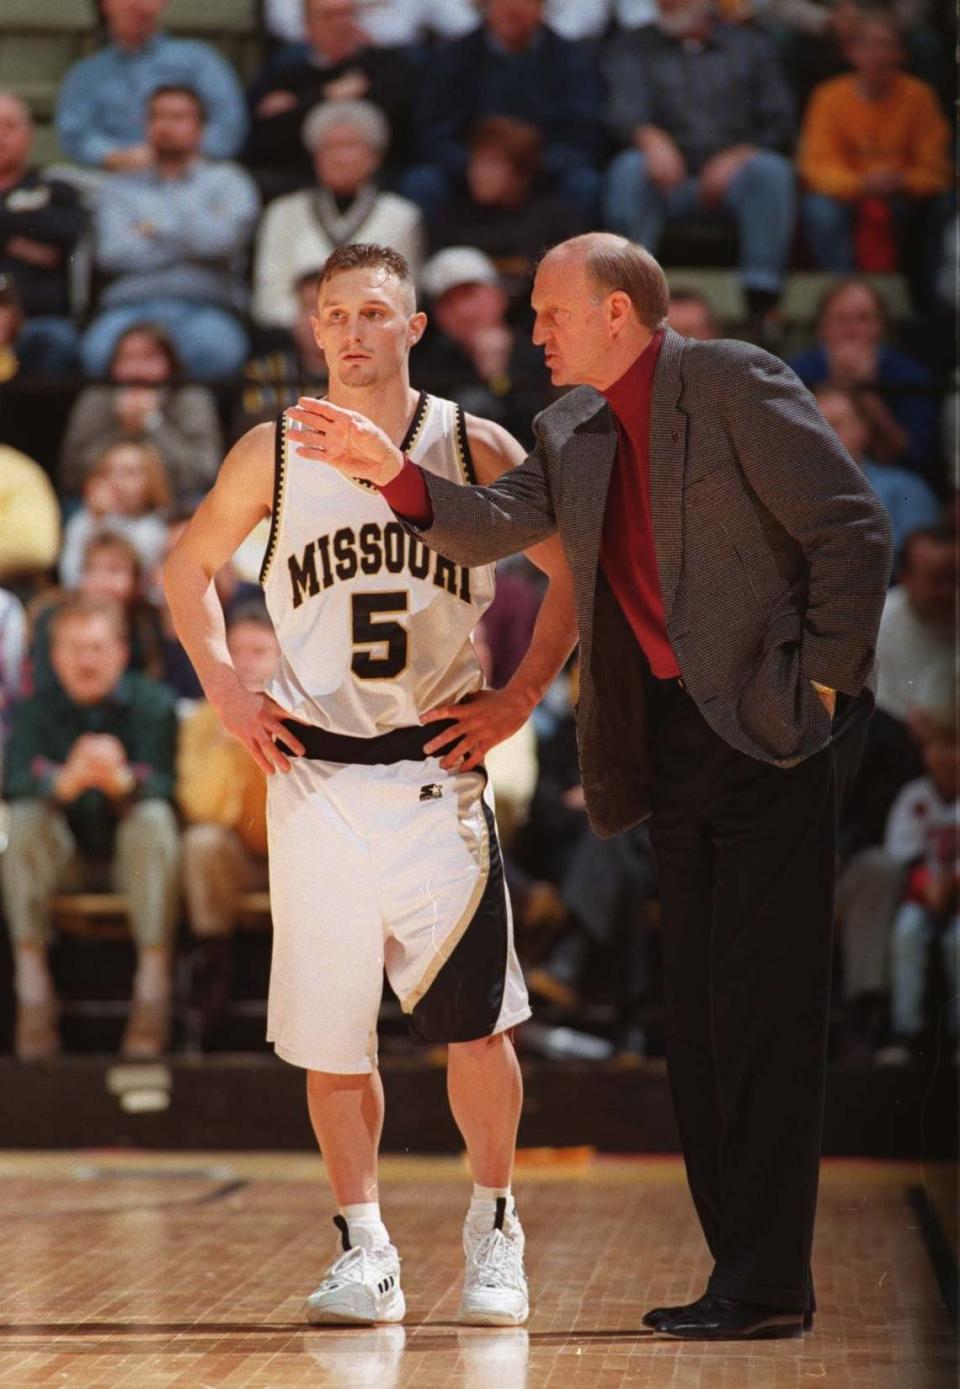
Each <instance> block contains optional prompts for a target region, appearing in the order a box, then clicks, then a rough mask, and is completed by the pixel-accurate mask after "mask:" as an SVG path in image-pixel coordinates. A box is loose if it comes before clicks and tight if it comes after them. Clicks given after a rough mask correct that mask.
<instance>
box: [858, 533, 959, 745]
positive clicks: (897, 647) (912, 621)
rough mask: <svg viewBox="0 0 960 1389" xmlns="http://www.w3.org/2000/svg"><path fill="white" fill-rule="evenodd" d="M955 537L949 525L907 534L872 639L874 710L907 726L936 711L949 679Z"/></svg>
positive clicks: (954, 600) (951, 671)
mask: <svg viewBox="0 0 960 1389" xmlns="http://www.w3.org/2000/svg"><path fill="white" fill-rule="evenodd" d="M956 545H957V535H956V529H955V527H954V526H953V525H952V523H950V522H942V523H940V524H939V525H936V526H927V527H925V528H924V529H923V530H918V531H914V532H913V534H912V535H908V536H907V538H906V540H905V542H904V545H903V549H902V551H901V556H900V582H899V584H897V585H896V586H895V587H894V588H892V589H891V590H890V592H889V593H888V594H887V600H886V603H885V604H884V608H883V616H882V618H881V619H880V631H879V634H878V636H877V661H878V664H879V668H880V678H879V683H878V686H877V707H878V708H879V709H881V710H883V711H884V712H886V713H887V714H889V715H890V716H891V717H892V718H894V719H897V720H899V721H901V722H903V723H906V722H907V721H908V720H909V719H910V718H911V716H912V715H913V713H914V711H915V710H917V709H923V708H926V707H934V708H935V707H938V706H939V705H941V704H942V703H943V699H942V691H943V690H944V689H945V688H947V689H949V688H950V687H951V681H952V680H953V678H954V668H955V664H954V663H955V655H954V634H955V622H956V613H957V549H956Z"/></svg>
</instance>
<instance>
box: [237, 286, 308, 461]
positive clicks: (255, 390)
mask: <svg viewBox="0 0 960 1389" xmlns="http://www.w3.org/2000/svg"><path fill="white" fill-rule="evenodd" d="M318 279H319V271H318V270H308V271H306V272H305V273H304V274H303V275H301V276H300V278H299V279H298V280H297V283H296V287H295V294H296V302H297V316H296V318H295V319H294V320H293V327H292V328H291V330H290V333H289V335H288V336H287V341H286V343H285V344H278V345H277V346H276V347H274V348H273V349H272V350H271V351H267V352H262V353H260V354H259V356H256V357H254V358H252V359H251V361H249V362H248V363H247V365H246V366H245V367H244V369H243V376H244V382H243V393H242V396H241V401H240V406H239V408H238V410H237V413H236V417H235V420H234V428H233V435H234V438H239V437H240V435H241V434H244V433H245V432H246V431H247V430H248V429H250V428H251V427H252V426H253V425H255V424H259V423H260V422H261V421H263V420H268V419H275V418H276V416H277V415H278V414H279V413H280V411H281V410H286V409H287V407H288V406H290V405H295V404H296V402H297V401H298V400H299V398H300V396H302V395H322V394H323V392H324V391H325V389H326V385H327V376H328V373H327V361H326V358H325V357H324V355H323V350H322V348H320V347H318V346H317V339H316V336H315V334H314V331H313V319H314V315H315V314H316V312H317V281H318Z"/></svg>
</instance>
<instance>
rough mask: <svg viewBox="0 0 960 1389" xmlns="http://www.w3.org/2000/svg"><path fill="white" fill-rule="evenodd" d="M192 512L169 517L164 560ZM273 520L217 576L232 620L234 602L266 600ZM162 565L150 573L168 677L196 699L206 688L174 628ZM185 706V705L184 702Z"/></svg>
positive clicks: (186, 697) (182, 694)
mask: <svg viewBox="0 0 960 1389" xmlns="http://www.w3.org/2000/svg"><path fill="white" fill-rule="evenodd" d="M190 515H191V513H189V512H184V511H181V512H179V513H175V514H174V515H172V516H170V517H169V518H168V520H167V541H166V550H165V553H164V560H166V559H167V558H169V556H170V553H171V551H172V550H173V547H174V546H175V545H176V543H177V541H178V540H179V539H180V536H181V535H182V534H183V531H184V529H185V527H186V525H187V522H188V521H189V520H190ZM269 532H270V522H269V518H267V519H266V520H265V521H264V523H263V525H262V526H260V527H257V528H255V529H254V530H253V531H251V533H250V535H249V536H248V537H247V539H246V541H244V543H243V545H241V547H240V549H239V550H238V551H237V553H236V554H235V555H234V557H233V558H232V559H231V561H230V563H229V564H225V565H224V566H223V568H222V569H220V570H218V572H217V573H216V574H215V575H214V576H213V582H214V587H215V588H216V591H217V597H218V598H219V600H220V606H221V607H222V608H223V610H224V612H225V613H226V615H227V619H228V620H229V618H230V616H231V614H232V612H233V608H234V606H235V605H236V606H240V605H241V604H243V603H249V602H252V601H254V600H256V601H258V602H261V601H262V596H263V595H262V590H261V588H260V585H259V583H258V582H257V578H258V576H259V573H260V566H261V564H262V563H263V556H264V554H265V552H266V548H267V541H268V539H269ZM250 551H253V552H255V559H254V561H253V563H252V564H251V566H250V569H249V570H248V571H247V572H246V573H243V574H241V572H240V569H239V564H240V562H241V561H242V560H244V559H245V558H246V554H247V553H248V552H250ZM161 569H162V565H158V566H157V568H156V570H155V572H154V573H153V574H152V575H150V576H149V593H150V597H151V600H152V602H153V603H154V604H155V606H156V610H158V611H159V614H160V631H161V643H160V644H161V653H162V659H163V670H164V676H163V678H164V680H165V682H166V683H167V684H168V685H169V686H170V688H171V689H172V690H173V691H174V692H175V694H176V695H177V697H178V699H179V700H180V701H182V702H188V703H195V702H197V701H199V700H201V699H202V698H203V690H202V688H201V686H200V681H199V680H198V679H197V672H196V671H195V670H194V668H193V664H192V662H191V660H190V658H189V656H188V655H187V653H186V652H185V651H184V649H183V646H182V645H181V643H180V640H179V638H178V637H177V634H176V632H175V630H174V626H173V618H172V617H171V615H170V607H169V604H168V603H167V599H166V594H165V593H164V591H163V584H162V582H161ZM181 708H182V705H181Z"/></svg>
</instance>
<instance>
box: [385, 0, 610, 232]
mask: <svg viewBox="0 0 960 1389" xmlns="http://www.w3.org/2000/svg"><path fill="white" fill-rule="evenodd" d="M481 9H482V14H483V24H482V26H481V27H480V28H479V29H477V30H476V31H475V32H474V33H472V34H468V35H467V36H466V37H465V38H462V39H457V40H454V41H452V42H449V43H443V44H438V45H437V47H436V48H434V49H433V50H431V52H430V54H429V57H428V59H427V61H426V64H425V66H424V68H423V71H422V76H421V80H422V83H423V86H422V92H421V101H420V106H419V111H418V114H417V125H418V133H419V150H420V155H419V157H420V158H421V160H423V163H422V164H421V165H420V166H418V167H417V168H415V169H412V170H411V171H410V172H409V173H408V174H407V175H406V177H405V178H404V180H403V183H402V184H401V187H402V188H403V191H404V192H406V193H407V194H408V195H409V196H410V197H412V198H414V199H415V201H416V202H418V203H419V204H420V206H421V207H423V208H424V209H425V210H426V211H429V212H433V211H435V210H436V209H437V208H438V207H439V206H440V205H441V204H442V203H444V202H445V201H447V199H449V198H450V197H451V196H452V195H453V194H454V193H456V192H458V191H459V190H460V189H461V187H462V184H463V179H464V176H465V173H466V168H467V158H468V156H467V148H466V142H467V139H468V137H469V134H470V131H471V130H472V129H473V128H474V127H475V126H476V125H477V124H478V122H480V121H481V120H483V119H484V118H485V117H487V116H512V117H513V118H514V120H519V121H525V122H526V123H527V124H529V125H532V126H534V127H536V129H538V130H539V131H540V133H541V135H542V136H543V181H544V185H545V186H547V187H549V188H551V189H553V190H554V191H556V192H559V193H562V194H563V195H564V196H565V197H566V198H567V199H568V200H569V201H570V202H572V203H573V204H574V206H576V207H578V208H579V209H580V211H581V214H582V215H583V217H584V218H586V220H587V221H588V222H592V221H594V219H595V217H596V209H597V207H598V205H599V194H600V178H599V174H598V172H597V167H596V165H597V159H598V157H599V138H600V106H601V89H600V79H599V73H598V72H597V70H596V65H595V64H594V63H593V62H592V61H591V57H590V54H589V53H588V52H587V51H586V50H585V49H584V48H583V47H582V46H581V45H579V44H576V43H571V42H569V41H568V40H567V39H562V38H560V37H559V36H558V35H557V34H555V33H553V31H552V30H551V29H549V28H548V27H547V25H545V24H544V23H543V0H484V2H483V4H482V6H481Z"/></svg>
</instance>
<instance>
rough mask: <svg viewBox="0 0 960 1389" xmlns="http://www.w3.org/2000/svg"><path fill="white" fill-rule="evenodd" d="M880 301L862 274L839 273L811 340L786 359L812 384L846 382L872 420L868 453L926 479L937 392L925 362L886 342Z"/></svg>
mask: <svg viewBox="0 0 960 1389" xmlns="http://www.w3.org/2000/svg"><path fill="white" fill-rule="evenodd" d="M887 336H888V325H887V311H886V306H885V304H884V302H883V299H882V298H881V296H880V294H879V293H878V292H877V290H876V289H875V288H874V287H873V285H871V284H870V283H869V281H867V280H862V279H859V278H856V277H851V278H849V279H845V280H840V281H838V283H836V284H834V285H832V286H831V287H830V289H828V290H827V292H826V294H825V295H824V296H823V298H822V299H821V301H820V304H819V306H818V309H817V339H818V341H817V345H816V347H813V348H811V349H810V350H809V351H807V352H801V353H800V354H799V355H798V356H795V357H791V358H790V361H789V363H788V365H789V366H791V367H792V368H793V370H794V371H795V372H796V373H797V375H798V376H799V377H800V380H801V381H802V382H803V383H804V385H806V386H809V387H810V388H811V390H812V389H813V387H814V386H818V385H820V384H821V383H822V382H824V381H829V382H831V383H832V384H833V385H837V386H849V387H850V388H851V389H852V390H855V391H856V392H857V394H858V396H859V398H860V401H861V404H862V407H863V409H864V411H865V412H866V414H867V416H868V418H869V420H870V424H871V432H870V442H869V446H868V452H869V454H870V457H871V458H875V459H876V460H877V462H878V463H899V464H901V465H902V466H903V467H905V468H912V469H913V470H914V471H915V472H919V473H922V474H923V475H924V476H925V477H927V478H930V477H931V476H932V474H933V469H934V465H935V461H936V451H937V399H936V395H935V391H934V382H933V377H932V376H931V374H930V372H929V371H927V369H926V367H924V366H921V364H920V363H919V362H915V361H914V360H913V359H912V358H911V357H908V356H906V354H905V353H903V352H899V351H897V349H896V348H894V347H891V346H890V345H889V343H888V342H887V341H886V339H887Z"/></svg>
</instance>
